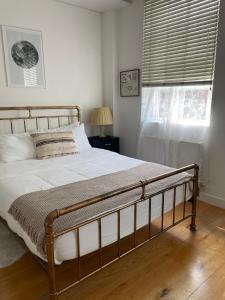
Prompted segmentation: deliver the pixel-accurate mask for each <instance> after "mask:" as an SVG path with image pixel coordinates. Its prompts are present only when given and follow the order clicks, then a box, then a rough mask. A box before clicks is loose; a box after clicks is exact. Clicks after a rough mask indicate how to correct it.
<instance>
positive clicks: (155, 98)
mask: <svg viewBox="0 0 225 300" xmlns="http://www.w3.org/2000/svg"><path fill="white" fill-rule="evenodd" d="M150 97H151V98H152V99H151V104H150V105H151V106H152V108H153V107H154V108H153V109H149V108H148V107H147V106H148V104H149V101H148V99H149V98H150ZM143 98H144V99H145V100H146V101H145V100H144V101H143V105H145V107H143V111H145V112H146V113H147V116H146V115H145V121H146V122H159V123H160V122H164V121H165V120H166V121H167V122H170V123H173V124H183V125H192V126H195V125H199V126H209V124H210V109H211V86H209V85H201V86H200V85H199V86H196V85H194V86H173V87H172V86H171V87H147V88H143Z"/></svg>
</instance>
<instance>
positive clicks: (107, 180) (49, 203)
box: [9, 163, 190, 257]
mask: <svg viewBox="0 0 225 300" xmlns="http://www.w3.org/2000/svg"><path fill="white" fill-rule="evenodd" d="M173 170H174V169H172V168H169V167H165V166H162V165H158V164H153V163H143V164H142V165H140V166H137V167H135V168H131V169H129V170H126V171H121V172H117V173H112V174H108V175H104V176H100V177H96V178H93V179H89V180H84V181H79V182H75V183H71V184H67V185H63V186H60V187H56V188H52V189H49V190H45V191H37V192H33V193H29V194H26V195H23V196H21V197H19V198H18V199H17V200H15V201H14V203H13V204H12V206H11V207H10V209H9V213H10V214H11V215H12V216H13V217H14V218H15V219H16V220H17V221H18V222H19V223H20V225H21V227H22V228H23V230H24V231H26V232H27V233H28V235H29V237H30V238H31V240H32V242H34V243H35V244H36V246H37V250H38V251H39V252H40V253H41V254H42V255H43V257H45V256H46V247H45V229H44V221H45V218H46V217H47V215H48V214H49V213H50V212H51V211H53V210H55V209H61V208H64V207H67V206H70V205H73V204H76V203H80V202H82V201H84V200H87V199H89V198H92V197H95V196H99V195H101V194H103V193H107V192H110V191H113V190H115V189H118V188H121V187H124V186H127V185H130V184H134V183H137V182H138V181H140V180H146V179H150V178H152V177H155V176H158V175H162V174H164V173H166V172H169V171H173ZM189 178H190V175H189V174H187V173H180V174H178V175H175V176H172V177H169V178H167V179H164V180H160V181H158V182H155V183H154V184H151V185H149V186H148V187H146V192H147V193H150V194H153V193H155V192H157V191H159V190H162V189H164V188H167V187H169V186H171V185H174V184H176V183H182V182H184V181H187V179H189ZM140 195H141V189H136V190H133V191H130V192H127V193H124V194H121V195H119V196H116V197H112V198H109V199H106V200H104V201H102V202H100V203H98V204H94V205H91V206H88V207H85V208H82V209H80V210H78V211H76V212H73V213H71V214H67V215H65V216H63V217H61V218H59V219H57V220H56V221H55V223H54V230H55V231H56V232H57V231H61V230H63V229H65V228H68V227H70V226H73V225H77V224H79V223H81V222H82V221H85V220H87V219H90V218H92V217H94V216H97V215H99V214H101V213H103V212H106V211H108V210H110V209H113V208H116V207H118V206H120V205H122V204H127V203H129V202H131V201H134V200H137V199H139V198H140Z"/></svg>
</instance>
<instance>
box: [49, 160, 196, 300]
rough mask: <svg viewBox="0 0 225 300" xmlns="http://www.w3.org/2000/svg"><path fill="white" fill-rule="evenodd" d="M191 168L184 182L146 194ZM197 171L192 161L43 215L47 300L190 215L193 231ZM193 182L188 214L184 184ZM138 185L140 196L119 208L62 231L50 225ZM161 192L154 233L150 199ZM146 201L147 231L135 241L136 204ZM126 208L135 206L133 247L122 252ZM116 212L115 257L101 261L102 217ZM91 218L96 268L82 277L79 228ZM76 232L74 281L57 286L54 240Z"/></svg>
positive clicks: (185, 186) (136, 187) (133, 188)
mask: <svg viewBox="0 0 225 300" xmlns="http://www.w3.org/2000/svg"><path fill="white" fill-rule="evenodd" d="M191 170H192V171H193V175H192V176H191V177H190V178H189V179H188V180H186V181H185V182H182V183H179V184H176V185H173V186H170V187H168V188H166V189H164V190H161V191H159V192H157V193H154V194H149V193H148V194H147V193H146V186H147V185H149V184H151V183H154V182H157V181H160V180H163V179H166V178H168V177H171V176H174V175H176V174H178V173H182V172H186V171H191ZM198 173H199V168H198V165H196V164H192V165H189V166H187V167H184V168H181V169H177V170H175V171H172V172H169V173H166V174H163V175H161V176H157V177H154V178H151V179H149V180H145V181H140V182H137V183H136V184H133V185H130V186H126V187H123V188H121V189H117V190H114V191H112V192H110V193H106V194H102V195H100V196H98V197H95V198H92V199H88V200H86V201H83V202H81V203H78V204H75V205H73V206H70V207H66V208H64V209H60V210H54V211H53V212H51V213H50V214H49V215H48V217H47V218H46V221H45V235H46V251H47V261H48V268H47V272H48V278H49V297H50V299H54V300H55V299H58V296H59V295H61V294H62V293H64V292H65V291H67V290H68V289H70V288H71V287H73V286H74V285H76V284H77V283H79V282H80V281H82V280H84V279H85V278H87V277H89V276H91V275H92V274H94V273H96V272H98V271H99V270H101V269H103V268H105V267H106V266H108V265H109V264H111V263H112V262H114V261H116V260H118V259H120V258H121V257H123V256H124V255H126V254H128V253H130V252H131V251H133V250H134V249H136V248H138V247H140V246H142V245H143V244H145V243H146V242H147V241H150V240H152V239H153V238H155V237H157V236H158V235H160V234H161V233H163V232H165V231H167V230H169V229H170V228H172V227H174V226H175V225H177V224H179V223H180V222H182V221H184V220H186V219H188V218H191V224H190V229H191V230H192V231H195V230H196V224H195V217H196V201H197V197H198V192H199V188H198ZM190 183H191V184H193V185H192V186H193V188H192V192H191V193H192V197H191V203H192V208H191V212H189V213H187V212H186V200H187V199H186V194H187V186H188V185H189V184H190ZM179 186H184V199H183V202H182V203H183V204H182V205H183V208H182V216H181V218H179V220H176V218H175V209H176V201H177V189H178V188H179ZM140 188H141V191H142V192H141V194H140V197H139V199H136V200H135V201H133V202H130V203H129V204H126V205H121V206H120V207H117V208H115V209H112V210H110V211H107V212H105V213H102V214H100V215H98V216H97V217H93V218H91V219H89V220H88V221H85V222H82V223H80V224H79V225H76V226H72V227H70V228H66V229H65V230H63V231H61V232H58V231H57V232H54V229H53V224H54V221H55V220H56V219H58V218H60V217H62V216H65V215H66V214H70V213H72V212H75V211H77V210H79V209H82V208H84V207H87V206H89V205H93V204H96V203H99V202H100V201H104V200H106V199H108V198H111V197H114V196H117V195H120V194H123V193H127V192H129V191H131V190H135V189H140ZM170 190H171V191H172V192H173V207H172V222H171V224H170V225H168V224H167V225H166V224H165V220H164V216H165V197H164V196H165V193H166V192H168V191H170ZM160 194H161V195H162V196H161V216H160V225H159V230H158V231H157V232H155V233H154V232H153V230H152V220H151V215H152V214H151V210H152V198H153V197H154V196H156V195H160ZM146 200H147V201H148V202H149V204H148V224H147V233H146V236H145V238H144V240H142V241H141V242H140V241H137V232H138V228H137V205H138V204H139V203H140V202H143V201H146ZM128 207H134V224H133V234H132V239H133V240H132V247H131V248H130V249H129V250H127V251H123V252H121V241H122V237H121V224H120V220H121V211H122V210H123V209H125V208H128ZM115 213H116V214H117V241H116V247H117V251H116V252H117V254H116V257H115V258H114V259H112V260H111V261H109V262H107V263H106V262H104V261H103V259H102V253H103V245H102V218H104V217H106V216H109V215H111V214H115ZM94 221H97V222H98V267H97V268H96V269H95V270H94V271H92V272H91V273H89V274H86V275H85V276H82V273H81V270H80V260H81V251H80V228H81V227H82V226H85V225H87V224H89V223H92V222H94ZM72 231H74V232H76V239H77V245H76V247H77V260H76V266H75V268H76V270H75V272H76V275H77V276H76V280H75V277H74V282H72V283H71V284H69V285H68V286H66V287H64V288H58V287H57V284H56V265H55V255H54V246H55V240H56V239H57V238H58V237H59V236H62V235H63V234H65V233H68V232H72Z"/></svg>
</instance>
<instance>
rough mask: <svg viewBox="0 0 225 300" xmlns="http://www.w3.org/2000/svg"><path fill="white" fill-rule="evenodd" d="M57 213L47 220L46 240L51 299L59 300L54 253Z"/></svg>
mask: <svg viewBox="0 0 225 300" xmlns="http://www.w3.org/2000/svg"><path fill="white" fill-rule="evenodd" d="M55 215H57V214H56V213H54V212H53V214H52V216H51V214H50V217H49V218H48V219H46V221H45V241H46V250H47V261H48V282H49V299H50V300H58V294H57V288H56V274H55V254H54V234H53V222H54V219H55Z"/></svg>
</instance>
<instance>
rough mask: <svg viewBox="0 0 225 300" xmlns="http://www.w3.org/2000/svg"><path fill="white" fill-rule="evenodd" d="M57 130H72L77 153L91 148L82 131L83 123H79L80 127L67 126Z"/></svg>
mask: <svg viewBox="0 0 225 300" xmlns="http://www.w3.org/2000/svg"><path fill="white" fill-rule="evenodd" d="M59 130H60V131H61V130H63V131H65V130H72V132H73V136H74V140H75V143H76V146H77V148H78V150H79V152H81V151H82V150H86V149H90V148H92V147H91V145H90V143H89V141H88V137H87V135H86V132H85V129H84V123H81V124H80V126H77V125H76V124H70V125H68V126H64V127H61V128H59Z"/></svg>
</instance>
